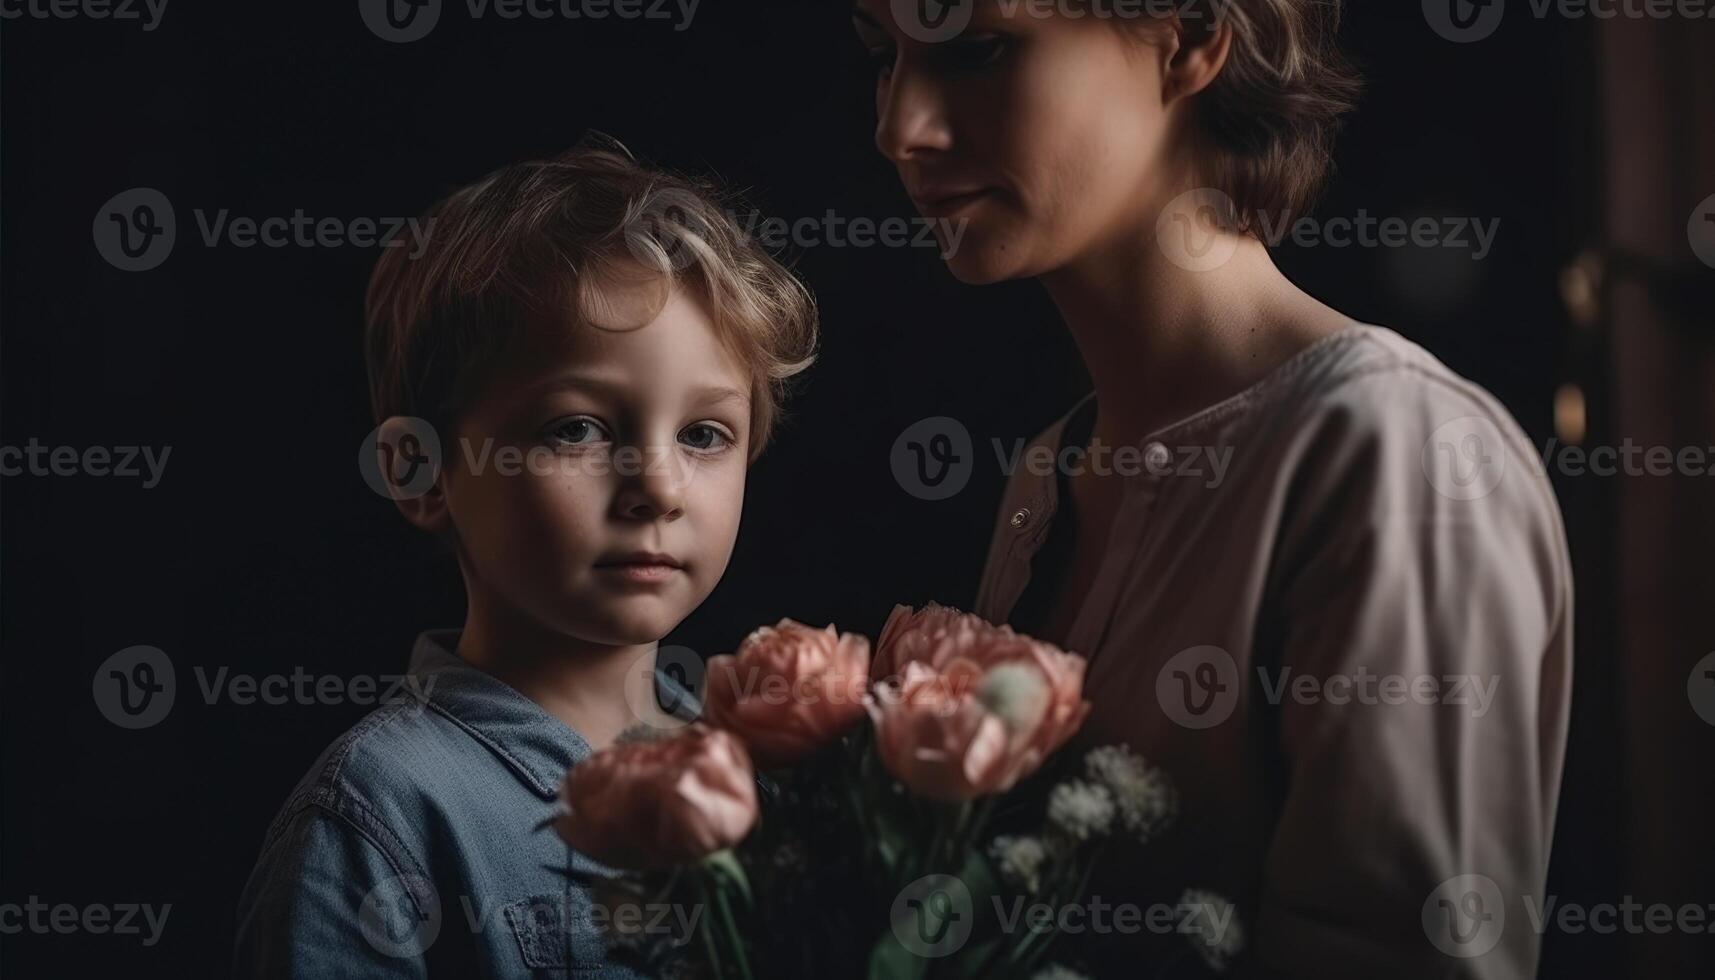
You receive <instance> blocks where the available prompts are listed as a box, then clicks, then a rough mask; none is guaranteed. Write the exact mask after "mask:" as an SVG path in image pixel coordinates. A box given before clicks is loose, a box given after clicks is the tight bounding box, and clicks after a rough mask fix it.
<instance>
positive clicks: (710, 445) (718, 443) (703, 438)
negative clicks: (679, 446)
mask: <svg viewBox="0 0 1715 980" xmlns="http://www.w3.org/2000/svg"><path fill="white" fill-rule="evenodd" d="M679 441H680V442H682V443H684V444H685V445H687V446H690V447H691V448H692V449H696V450H700V451H702V452H710V451H713V450H716V449H724V448H726V446H727V445H728V444H729V443H731V442H732V439H731V438H730V437H729V436H728V435H727V434H726V433H725V432H722V431H721V430H719V429H717V428H715V427H714V426H712V425H709V424H707V423H705V422H698V423H697V424H695V425H690V426H686V427H685V430H684V431H683V432H680V433H679Z"/></svg>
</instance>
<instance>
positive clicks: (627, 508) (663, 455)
mask: <svg viewBox="0 0 1715 980" xmlns="http://www.w3.org/2000/svg"><path fill="white" fill-rule="evenodd" d="M638 458H639V459H640V462H638V463H637V465H635V466H628V467H622V468H621V473H620V476H621V480H622V484H621V486H620V491H619V497H618V499H617V500H616V501H615V503H616V505H617V506H618V508H619V512H620V513H621V514H623V515H625V516H626V517H629V518H631V519H633V520H641V521H654V520H662V519H665V520H669V521H672V520H677V519H678V518H679V517H681V516H683V515H684V512H685V488H686V486H687V485H688V484H689V483H690V474H689V472H688V471H687V470H688V467H687V464H686V463H685V461H684V460H681V459H680V458H679V454H678V453H676V452H674V451H673V449H672V448H671V447H649V448H645V449H643V450H642V451H641V452H640V454H639V457H638Z"/></svg>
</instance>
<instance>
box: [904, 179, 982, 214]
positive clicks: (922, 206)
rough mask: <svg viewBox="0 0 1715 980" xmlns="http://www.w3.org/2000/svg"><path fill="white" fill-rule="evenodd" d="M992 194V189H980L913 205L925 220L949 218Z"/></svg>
mask: <svg viewBox="0 0 1715 980" xmlns="http://www.w3.org/2000/svg"><path fill="white" fill-rule="evenodd" d="M992 194H994V188H992V187H981V188H978V189H976V190H974V191H965V192H963V193H958V194H947V195H942V196H940V197H933V198H920V199H918V200H917V201H916V202H915V203H916V204H917V210H918V212H919V213H920V214H922V215H923V216H924V217H926V218H950V217H952V216H953V215H955V214H958V213H959V212H960V211H963V210H964V209H965V208H967V207H970V206H971V205H973V204H975V203H977V202H978V201H983V200H987V199H988V198H989V196H990V195H992Z"/></svg>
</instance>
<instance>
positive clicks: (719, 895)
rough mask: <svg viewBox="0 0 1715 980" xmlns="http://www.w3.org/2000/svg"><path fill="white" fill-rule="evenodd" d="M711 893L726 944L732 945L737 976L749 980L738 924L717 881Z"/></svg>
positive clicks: (747, 962)
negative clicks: (724, 930)
mask: <svg viewBox="0 0 1715 980" xmlns="http://www.w3.org/2000/svg"><path fill="white" fill-rule="evenodd" d="M713 884H714V887H713V889H712V891H713V892H714V893H715V910H716V911H717V912H719V913H720V917H721V925H723V926H725V927H726V936H727V942H728V943H730V944H731V945H732V953H733V959H734V960H735V961H737V963H738V974H739V976H741V977H743V978H744V980H751V976H750V961H749V960H747V959H746V958H745V955H744V937H743V936H741V935H739V932H738V923H737V922H736V921H735V920H734V919H733V914H732V907H731V906H730V905H728V904H727V900H726V889H725V888H723V887H722V886H721V883H720V882H719V881H718V880H717V881H715V882H714V883H713Z"/></svg>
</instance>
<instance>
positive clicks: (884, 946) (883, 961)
mask: <svg viewBox="0 0 1715 980" xmlns="http://www.w3.org/2000/svg"><path fill="white" fill-rule="evenodd" d="M928 967H929V961H928V960H926V959H924V958H923V957H921V956H918V955H917V954H916V953H913V952H912V951H910V950H909V949H906V948H905V947H904V946H901V945H900V944H899V938H898V937H897V936H895V935H894V934H893V930H891V929H889V930H888V931H887V932H885V933H883V934H882V936H881V938H880V939H877V940H876V941H875V947H874V948H873V949H871V950H870V951H869V980H921V978H922V976H923V973H924V971H925V970H927V969H928Z"/></svg>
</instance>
